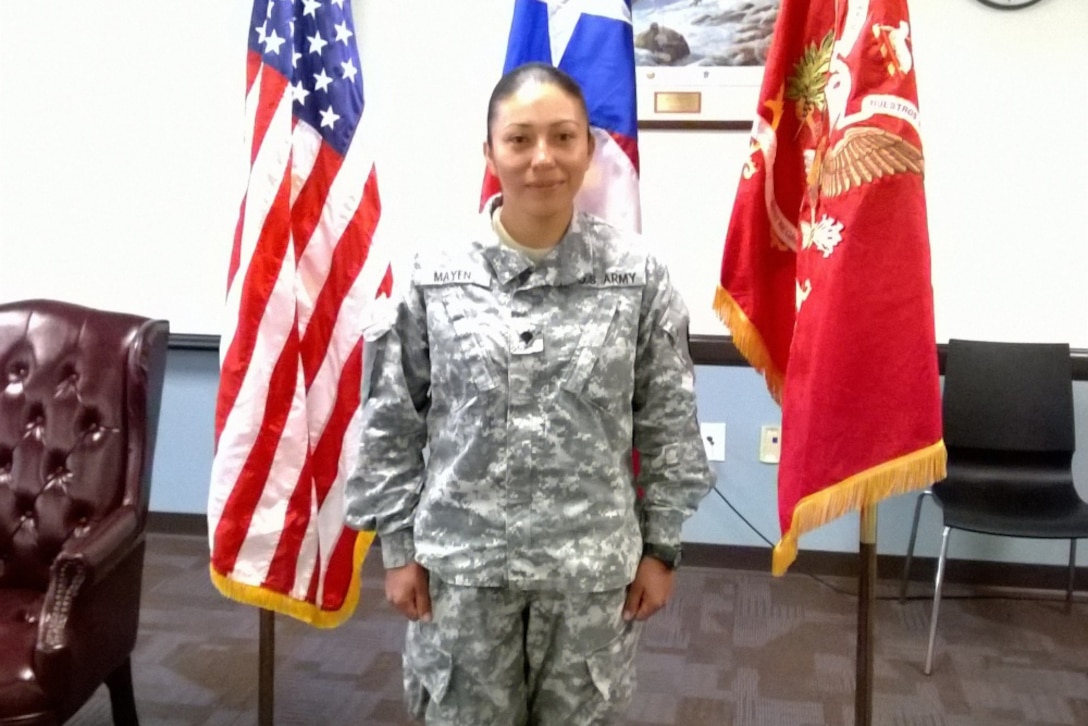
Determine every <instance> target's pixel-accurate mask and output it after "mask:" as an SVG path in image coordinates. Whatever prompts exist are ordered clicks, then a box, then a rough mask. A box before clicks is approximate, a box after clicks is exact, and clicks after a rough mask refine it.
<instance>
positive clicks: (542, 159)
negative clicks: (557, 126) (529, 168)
mask: <svg viewBox="0 0 1088 726" xmlns="http://www.w3.org/2000/svg"><path fill="white" fill-rule="evenodd" d="M554 160H555V159H554V157H553V155H552V147H551V144H549V143H548V140H547V139H541V140H540V141H538V142H537V144H536V146H535V147H534V148H533V164H534V165H535V166H541V165H546V164H551V163H552V162H553V161H554Z"/></svg>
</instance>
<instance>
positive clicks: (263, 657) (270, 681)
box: [257, 608, 276, 726]
mask: <svg viewBox="0 0 1088 726" xmlns="http://www.w3.org/2000/svg"><path fill="white" fill-rule="evenodd" d="M257 662H258V674H257V724H258V726H272V721H273V718H272V693H273V691H274V690H275V683H276V613H274V612H273V611H271V610H264V609H263V608H262V609H261V631H260V642H259V645H258V646H257Z"/></svg>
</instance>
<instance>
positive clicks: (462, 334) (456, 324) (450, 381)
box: [429, 295, 497, 409]
mask: <svg viewBox="0 0 1088 726" xmlns="http://www.w3.org/2000/svg"><path fill="white" fill-rule="evenodd" d="M457 298H458V296H456V295H449V296H443V297H442V298H440V299H439V300H438V301H437V303H438V304H437V305H433V306H429V307H430V309H432V310H434V311H435V319H434V320H432V321H431V326H430V337H431V368H432V370H431V382H432V392H433V395H434V396H435V401H436V403H438V402H439V399H440V398H441V397H443V394H444V393H448V398H449V399H450V400H448V401H447V402H446V403H447V405H448V407H449V408H450V409H456V408H460V407H461V406H462V405H464V404H466V403H468V401H469V399H471V398H473V397H475V396H476V395H477V394H479V393H483V392H484V391H490V390H492V389H493V388H495V387H496V386H497V383H496V377H495V374H494V371H493V370H492V366H491V363H490V357H489V356H488V353H487V348H486V346H485V339H486V336H485V331H484V330H483V328H482V327H481V325H482V317H483V315H484V312H485V311H477V314H476V315H473V314H472V310H471V308H470V306H469V305H468V304H467V303H466V301H464V300H461V299H457Z"/></svg>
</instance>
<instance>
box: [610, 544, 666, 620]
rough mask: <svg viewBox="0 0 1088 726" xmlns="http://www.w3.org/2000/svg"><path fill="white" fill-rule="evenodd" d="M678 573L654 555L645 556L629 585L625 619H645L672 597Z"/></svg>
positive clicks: (624, 609) (624, 612) (624, 610)
mask: <svg viewBox="0 0 1088 726" xmlns="http://www.w3.org/2000/svg"><path fill="white" fill-rule="evenodd" d="M675 577H676V573H675V572H673V570H671V569H669V567H668V565H666V564H665V563H664V562H662V561H661V560H659V559H656V558H654V557H643V558H642V561H641V562H639V563H638V571H637V572H636V573H635V580H634V582H632V583H631V584H630V585H628V586H627V601H626V602H625V603H624V604H623V619H624V620H631V619H634V620H645V619H646V618H648V617H650V616H651V615H653V614H654V613H656V612H657V611H658V610H660V609H661V608H663V607H665V603H667V602H668V601H669V598H670V597H672V587H673V580H674V579H675Z"/></svg>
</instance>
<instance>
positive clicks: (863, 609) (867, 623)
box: [854, 505, 876, 726]
mask: <svg viewBox="0 0 1088 726" xmlns="http://www.w3.org/2000/svg"><path fill="white" fill-rule="evenodd" d="M858 554H859V555H860V556H859V557H858V650H857V684H856V686H855V688H854V726H870V725H871V724H872V722H873V604H874V603H875V602H876V505H871V506H867V507H862V508H861V536H860V543H859V551H858Z"/></svg>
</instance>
